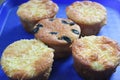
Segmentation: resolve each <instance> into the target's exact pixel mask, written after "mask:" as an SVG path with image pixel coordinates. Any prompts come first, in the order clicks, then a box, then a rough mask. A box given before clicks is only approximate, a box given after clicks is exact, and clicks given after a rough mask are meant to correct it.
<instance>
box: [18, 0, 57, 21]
mask: <svg viewBox="0 0 120 80" xmlns="http://www.w3.org/2000/svg"><path fill="white" fill-rule="evenodd" d="M57 11H58V6H57V4H55V3H54V2H53V1H51V0H30V1H28V2H26V3H23V4H21V5H20V6H19V8H18V11H17V14H18V16H20V17H21V18H22V19H23V20H29V21H34V20H41V19H44V18H51V17H54V16H55V15H56V13H57Z"/></svg>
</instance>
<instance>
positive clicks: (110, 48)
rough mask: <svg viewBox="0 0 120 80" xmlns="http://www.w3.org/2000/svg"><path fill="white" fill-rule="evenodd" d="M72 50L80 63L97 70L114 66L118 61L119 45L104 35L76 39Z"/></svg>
mask: <svg viewBox="0 0 120 80" xmlns="http://www.w3.org/2000/svg"><path fill="white" fill-rule="evenodd" d="M72 52H73V55H75V56H76V57H78V58H79V59H80V62H81V63H83V64H86V65H88V66H90V67H91V68H92V69H94V70H97V71H99V70H105V69H108V68H111V67H116V66H117V65H118V64H119V62H120V47H119V46H118V44H117V43H116V42H115V41H113V40H111V39H109V38H107V37H104V36H86V37H82V38H81V39H77V40H75V41H74V42H73V44H72Z"/></svg>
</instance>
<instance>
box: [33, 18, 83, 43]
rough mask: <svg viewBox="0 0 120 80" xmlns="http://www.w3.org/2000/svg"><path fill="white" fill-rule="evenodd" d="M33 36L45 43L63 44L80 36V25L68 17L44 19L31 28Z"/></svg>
mask: <svg viewBox="0 0 120 80" xmlns="http://www.w3.org/2000/svg"><path fill="white" fill-rule="evenodd" d="M33 33H34V34H35V37H36V38H37V39H40V40H42V41H43V42H45V43H46V44H53V45H64V44H68V43H71V42H72V41H73V40H74V39H77V38H78V37H79V36H80V33H81V30H80V27H79V26H78V25H77V24H75V23H74V22H73V21H71V20H69V19H62V18H56V19H53V18H51V19H44V20H41V21H39V22H38V23H37V24H36V25H35V27H34V30H33Z"/></svg>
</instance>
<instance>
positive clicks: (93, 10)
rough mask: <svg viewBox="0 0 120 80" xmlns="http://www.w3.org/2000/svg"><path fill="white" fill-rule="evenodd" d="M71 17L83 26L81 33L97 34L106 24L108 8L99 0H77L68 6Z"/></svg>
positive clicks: (68, 13) (67, 10) (67, 12)
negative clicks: (95, 0)
mask: <svg viewBox="0 0 120 80" xmlns="http://www.w3.org/2000/svg"><path fill="white" fill-rule="evenodd" d="M66 14H67V16H68V18H69V19H71V20H73V21H74V22H76V23H77V24H78V25H80V27H81V35H82V36H85V35H96V34H97V33H99V31H100V29H101V27H102V26H103V25H105V24H106V18H107V17H106V15H107V12H106V9H105V7H104V6H102V5H101V4H99V3H97V2H92V1H76V2H74V3H73V4H72V5H70V6H68V7H67V8H66Z"/></svg>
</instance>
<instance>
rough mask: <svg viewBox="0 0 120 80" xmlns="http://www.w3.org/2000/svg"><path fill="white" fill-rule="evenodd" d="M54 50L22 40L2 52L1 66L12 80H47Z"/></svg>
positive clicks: (37, 43)
mask: <svg viewBox="0 0 120 80" xmlns="http://www.w3.org/2000/svg"><path fill="white" fill-rule="evenodd" d="M53 52H54V50H53V49H52V48H48V47H47V46H46V45H45V44H44V43H43V42H41V41H39V40H35V39H30V40H28V39H22V40H19V41H15V42H14V43H12V44H10V45H9V46H8V47H7V48H6V49H5V50H4V52H3V54H2V57H1V66H2V69H3V70H4V72H5V73H6V75H7V76H8V77H9V78H10V79H12V80H47V79H48V77H49V75H50V72H51V67H52V63H53V56H54V54H53Z"/></svg>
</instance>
